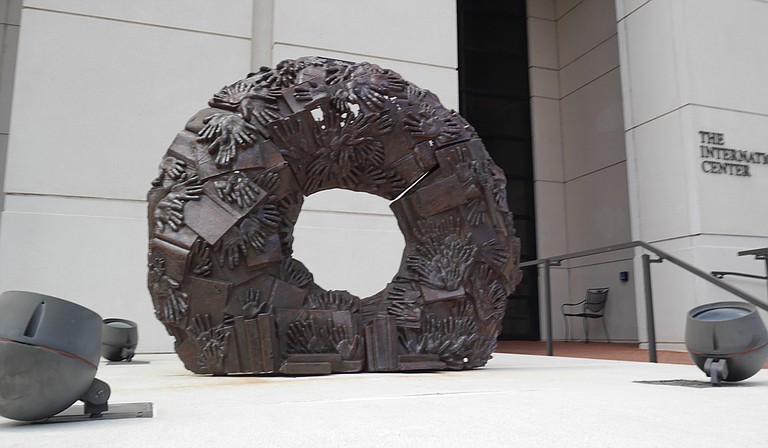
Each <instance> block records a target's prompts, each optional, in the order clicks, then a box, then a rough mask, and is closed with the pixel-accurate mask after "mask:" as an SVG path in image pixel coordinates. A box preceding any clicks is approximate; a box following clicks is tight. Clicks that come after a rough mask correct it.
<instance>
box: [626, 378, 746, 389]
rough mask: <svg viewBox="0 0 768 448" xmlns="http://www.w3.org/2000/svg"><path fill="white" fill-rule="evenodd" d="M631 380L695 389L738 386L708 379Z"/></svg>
mask: <svg viewBox="0 0 768 448" xmlns="http://www.w3.org/2000/svg"><path fill="white" fill-rule="evenodd" d="M632 382H633V383H640V384H661V385H663V386H683V387H694V388H697V389H704V388H707V387H723V386H725V387H728V386H738V384H734V383H720V384H712V383H711V382H709V381H697V380H636V381H632Z"/></svg>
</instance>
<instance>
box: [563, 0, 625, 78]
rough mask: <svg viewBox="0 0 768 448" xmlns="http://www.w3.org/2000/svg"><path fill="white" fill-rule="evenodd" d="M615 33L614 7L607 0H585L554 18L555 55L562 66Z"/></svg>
mask: <svg viewBox="0 0 768 448" xmlns="http://www.w3.org/2000/svg"><path fill="white" fill-rule="evenodd" d="M615 34H616V10H615V9H614V3H613V2H611V1H607V0H584V1H582V2H581V3H579V5H578V6H577V7H575V8H573V9H572V10H571V11H569V12H568V13H566V14H565V15H564V16H562V17H560V19H559V20H558V21H557V35H558V41H557V43H558V46H557V50H558V57H559V61H560V67H561V68H562V67H565V66H567V65H568V64H570V63H572V62H573V61H574V60H576V59H577V58H579V57H581V56H582V55H584V54H586V53H588V52H589V51H591V50H592V49H593V48H595V47H597V46H598V45H600V44H601V43H602V42H605V41H606V40H607V39H609V38H610V37H611V36H613V35H615Z"/></svg>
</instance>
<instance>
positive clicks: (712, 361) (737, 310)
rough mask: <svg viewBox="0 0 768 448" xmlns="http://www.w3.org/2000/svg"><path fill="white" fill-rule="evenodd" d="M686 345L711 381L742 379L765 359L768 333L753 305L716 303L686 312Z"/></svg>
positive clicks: (747, 376)
mask: <svg viewBox="0 0 768 448" xmlns="http://www.w3.org/2000/svg"><path fill="white" fill-rule="evenodd" d="M685 344H686V347H687V348H688V352H689V353H690V355H691V358H692V359H693V361H694V362H695V363H696V365H697V366H698V367H699V368H700V369H701V370H703V371H704V373H706V374H707V376H709V377H710V380H711V382H712V383H713V384H719V383H720V382H721V381H741V380H745V379H747V378H749V377H751V376H752V375H754V374H756V373H757V372H758V371H760V369H761V368H763V366H764V365H765V361H766V358H768V332H766V329H765V325H764V324H763V321H762V320H761V319H760V316H759V315H758V314H757V310H756V309H755V307H754V306H752V305H750V304H748V303H742V302H716V303H709V304H706V305H701V306H697V307H696V308H693V309H692V310H690V311H689V312H688V319H687V322H686V327H685Z"/></svg>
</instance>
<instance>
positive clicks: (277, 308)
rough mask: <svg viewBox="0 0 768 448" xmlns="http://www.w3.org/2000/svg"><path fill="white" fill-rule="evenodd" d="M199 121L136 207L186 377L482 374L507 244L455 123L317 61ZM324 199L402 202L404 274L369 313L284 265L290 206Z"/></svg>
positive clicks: (484, 160) (375, 77) (507, 217)
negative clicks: (358, 195)
mask: <svg viewBox="0 0 768 448" xmlns="http://www.w3.org/2000/svg"><path fill="white" fill-rule="evenodd" d="M209 106H210V107H209V108H207V109H203V110H201V111H200V112H198V113H197V114H196V115H195V116H193V117H192V118H191V119H190V120H189V122H188V123H187V126H186V128H185V129H184V130H183V131H181V132H180V133H179V134H178V135H177V136H176V139H175V140H174V141H173V143H172V144H171V146H170V148H169V149H168V151H167V153H166V154H165V157H164V158H163V160H162V162H161V164H160V172H159V174H158V176H157V178H156V179H155V180H154V181H153V182H152V189H151V190H150V192H149V194H148V200H149V217H150V222H149V226H150V228H149V234H150V242H149V289H150V292H151V295H152V299H153V302H154V306H155V312H156V314H157V317H158V318H159V319H160V320H161V321H162V322H163V324H165V327H166V328H167V329H168V332H169V333H170V334H171V335H172V336H174V337H175V338H176V352H177V353H178V354H179V356H180V357H181V359H182V360H183V361H184V364H185V366H186V367H187V368H188V369H189V370H191V371H193V372H197V373H212V374H226V373H273V372H280V373H284V374H290V375H294V374H327V373H332V372H359V371H362V370H366V371H377V372H379V371H384V372H387V371H406V370H425V369H471V368H476V367H480V366H483V365H485V363H486V362H487V361H488V359H489V358H490V357H491V352H492V351H493V349H494V347H495V346H496V337H497V336H498V334H499V331H500V328H501V319H502V317H503V316H504V309H505V306H506V302H507V296H508V295H509V294H511V293H512V291H513V290H514V288H515V286H516V285H517V283H518V282H519V280H520V271H519V269H518V265H519V255H520V244H519V240H518V238H516V237H515V230H514V227H513V224H512V213H511V212H510V211H509V209H508V206H507V195H506V179H505V176H504V173H503V171H502V170H501V169H500V168H499V167H498V166H496V165H495V164H494V163H493V161H492V160H491V159H490V157H489V156H488V153H487V152H486V150H485V148H484V146H483V144H482V142H481V141H480V139H479V138H478V136H477V135H476V133H475V132H474V129H473V128H472V127H471V126H470V125H469V124H468V123H467V122H466V121H465V120H464V119H463V118H462V117H461V116H459V115H458V114H457V113H456V112H454V111H452V110H449V109H446V108H445V107H444V106H443V105H442V104H440V102H439V100H438V99H437V97H436V96H435V95H434V94H433V93H431V92H429V91H428V90H424V89H420V88H419V87H417V86H415V85H413V84H411V83H409V82H408V81H406V80H404V79H403V78H402V77H401V76H400V75H398V74H397V73H395V72H393V71H391V70H386V69H382V68H380V67H378V66H377V65H374V64H370V63H367V62H363V63H351V62H344V61H338V60H333V59H325V58H319V57H306V58H300V59H297V60H286V61H283V62H281V63H279V64H278V65H277V67H275V68H266V67H265V68H262V69H261V70H260V71H258V72H257V73H251V74H249V75H248V77H247V78H245V79H243V80H240V81H237V82H235V83H234V84H231V85H228V86H225V87H224V88H222V89H221V90H220V91H219V92H217V93H216V94H214V95H213V98H212V99H211V100H210V102H209ZM411 186H412V188H410V189H409V187H411ZM332 188H342V189H347V190H355V191H362V192H366V193H371V194H375V195H377V196H381V197H384V198H386V199H390V200H392V199H395V198H398V196H400V197H399V198H398V199H397V200H396V201H394V202H393V203H392V204H391V208H392V210H393V211H394V213H395V216H396V217H397V220H398V223H399V225H400V229H401V230H402V232H403V234H404V236H405V241H406V246H405V251H404V253H403V258H402V260H403V261H402V264H401V266H400V268H399V270H398V271H397V272H396V273H395V274H394V278H393V279H392V282H391V283H389V284H387V285H386V286H385V287H384V288H383V289H382V291H381V292H379V293H377V294H375V295H373V296H371V297H366V298H358V297H356V296H354V295H352V294H350V293H349V292H347V291H328V290H325V289H323V288H321V287H320V286H318V285H317V284H316V283H315V282H314V280H313V276H312V274H311V273H310V272H309V271H308V270H307V268H306V267H305V266H304V265H303V264H302V263H301V262H300V261H298V260H296V259H295V258H292V256H291V254H292V247H291V246H292V243H293V228H294V225H295V224H296V219H297V218H298V215H299V212H300V210H301V205H302V202H303V198H304V196H308V195H310V194H312V193H315V192H318V191H321V190H328V189H332ZM406 190H407V191H406ZM403 192H405V194H402V193H403ZM401 194H402V196H401ZM369 255H370V256H371V257H375V256H376V254H373V253H372V254H369Z"/></svg>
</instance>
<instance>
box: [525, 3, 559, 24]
mask: <svg viewBox="0 0 768 448" xmlns="http://www.w3.org/2000/svg"><path fill="white" fill-rule="evenodd" d="M525 12H526V14H528V17H537V18H539V19H546V20H556V19H557V17H555V1H554V0H526V2H525Z"/></svg>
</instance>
